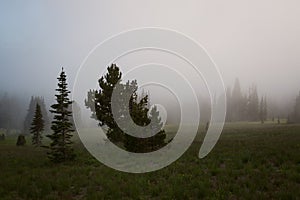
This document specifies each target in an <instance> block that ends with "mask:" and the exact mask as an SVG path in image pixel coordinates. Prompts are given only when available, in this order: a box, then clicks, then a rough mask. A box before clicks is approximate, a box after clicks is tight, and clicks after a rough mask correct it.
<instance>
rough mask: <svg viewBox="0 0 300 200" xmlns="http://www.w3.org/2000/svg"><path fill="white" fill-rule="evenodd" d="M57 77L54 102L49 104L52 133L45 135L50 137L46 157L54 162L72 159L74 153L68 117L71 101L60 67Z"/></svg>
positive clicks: (65, 78)
mask: <svg viewBox="0 0 300 200" xmlns="http://www.w3.org/2000/svg"><path fill="white" fill-rule="evenodd" d="M57 79H58V89H56V91H57V92H58V94H56V95H55V96H56V102H57V103H56V104H53V105H52V106H51V108H52V110H50V112H51V113H54V120H53V121H52V126H51V129H52V131H53V133H52V134H51V135H47V137H48V138H50V139H51V143H50V146H49V149H50V151H49V152H48V157H49V158H50V160H52V161H54V162H62V161H66V160H73V159H74V158H75V154H74V151H73V147H72V144H73V142H72V141H71V138H72V136H73V135H72V132H73V131H74V130H73V129H72V126H73V125H72V123H71V122H70V117H71V116H72V112H71V111H70V110H69V106H70V105H71V104H72V102H71V101H70V100H69V97H68V96H69V93H70V91H68V88H67V86H68V84H67V77H66V74H65V72H64V70H63V69H62V71H61V73H60V76H59V77H58V78H57Z"/></svg>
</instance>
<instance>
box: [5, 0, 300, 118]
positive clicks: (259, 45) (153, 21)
mask: <svg viewBox="0 0 300 200" xmlns="http://www.w3.org/2000/svg"><path fill="white" fill-rule="evenodd" d="M299 24H300V2H299V1H271V0H266V1H237V0H230V1H226V2H220V1H196V0H194V1H189V2H188V3H187V2H180V1H163V2H161V1H158V0H155V1H151V2H142V1H130V2H125V1H89V2H83V1H76V2H74V1H64V2H59V1H51V2H50V1H48V2H41V1H27V2H18V3H17V2H12V1H2V3H1V7H0V25H1V32H0V66H1V74H0V91H2V93H4V92H8V94H9V95H13V96H18V97H20V98H21V99H27V100H24V101H23V102H24V108H26V107H27V106H28V103H29V100H30V97H31V96H32V95H33V96H44V98H45V102H46V104H47V105H48V107H49V105H50V104H51V103H52V102H53V101H54V90H55V88H56V77H57V76H58V73H59V71H60V69H61V67H64V68H65V70H66V73H67V76H68V83H69V89H70V90H72V87H73V84H74V81H75V77H76V73H77V71H78V69H79V67H80V65H81V64H82V62H83V60H84V59H85V58H86V56H87V55H88V53H89V52H90V51H91V50H92V49H93V48H94V47H95V46H96V45H97V44H99V43H100V42H102V41H104V40H105V39H107V38H108V37H110V36H112V35H115V34H117V33H119V32H121V31H125V30H130V29H133V28H140V27H161V28H166V29H171V30H176V31H179V32H181V33H183V34H185V35H187V36H189V37H191V38H193V39H194V40H195V41H196V42H198V43H199V44H201V45H202V46H203V47H204V48H205V49H206V51H207V52H208V54H209V55H210V57H211V58H212V59H213V61H214V62H215V63H216V65H217V66H218V68H219V69H220V72H221V75H222V78H223V80H224V84H225V86H226V87H231V88H232V87H233V84H234V80H235V79H236V78H239V80H240V83H241V89H242V91H243V92H244V93H247V91H248V89H249V87H250V86H251V85H252V84H255V85H256V86H257V89H258V94H259V96H267V97H268V99H269V101H270V102H272V105H273V104H274V107H280V108H278V111H277V112H276V115H277V114H278V113H282V115H284V116H286V115H287V113H289V112H290V110H291V109H292V105H293V103H294V100H295V98H296V96H297V94H298V91H299V90H300V79H299V77H298V75H299V74H300V67H299V65H300V60H299V53H300V37H299V35H300V26H299ZM120 45H122V44H120ZM135 58H136V59H149V55H147V54H144V55H136V57H132V59H135ZM150 58H151V56H150ZM126 63H128V62H126V60H125V61H124V62H122V61H120V68H121V70H122V68H126V67H130V66H126ZM128 64H130V63H128ZM106 67H107V66H99V72H100V71H103V70H105V69H106ZM181 67H184V66H181ZM100 76H101V74H100V73H99V78H100ZM152 76H154V74H153V75H152ZM136 79H137V80H138V81H139V77H136ZM191 79H193V78H191ZM94 81H95V86H96V85H97V80H94ZM191 81H192V80H191ZM91 89H96V88H91ZM83 92H85V91H83ZM150 93H151V94H152V96H151V98H152V99H158V98H159V99H160V100H161V101H162V102H168V97H163V96H162V95H161V93H158V94H157V95H155V93H157V92H155V91H150ZM198 95H199V96H198V98H199V99H200V96H201V97H203V98H204V99H206V100H205V101H204V100H202V101H203V104H204V105H206V106H203V107H206V108H207V103H210V102H209V99H207V98H208V93H207V91H206V89H205V85H203V86H199V94H198ZM170 107H172V105H170ZM276 109H277V108H276ZM25 110H26V109H25ZM170 110H172V109H170ZM24 112H25V111H24ZM170 116H171V115H170Z"/></svg>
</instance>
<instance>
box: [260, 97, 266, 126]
mask: <svg viewBox="0 0 300 200" xmlns="http://www.w3.org/2000/svg"><path fill="white" fill-rule="evenodd" d="M259 119H260V121H261V123H262V124H263V123H264V122H265V117H264V98H263V97H262V98H261V101H260V104H259Z"/></svg>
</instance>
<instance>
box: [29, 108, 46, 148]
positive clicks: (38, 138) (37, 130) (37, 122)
mask: <svg viewBox="0 0 300 200" xmlns="http://www.w3.org/2000/svg"><path fill="white" fill-rule="evenodd" d="M44 126H45V125H44V120H43V115H42V111H41V107H40V105H39V104H38V103H37V104H36V109H35V114H34V118H33V121H32V123H31V128H30V133H31V134H33V136H32V145H34V146H36V147H39V146H41V144H42V131H44Z"/></svg>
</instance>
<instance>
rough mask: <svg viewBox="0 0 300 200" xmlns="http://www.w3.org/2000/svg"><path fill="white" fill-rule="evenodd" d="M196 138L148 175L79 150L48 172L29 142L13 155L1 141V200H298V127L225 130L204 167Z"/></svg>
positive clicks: (250, 126)
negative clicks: (73, 157)
mask: <svg viewBox="0 0 300 200" xmlns="http://www.w3.org/2000/svg"><path fill="white" fill-rule="evenodd" d="M202 129H203V128H200V130H199V132H200V133H203V130H202ZM170 130H171V128H170ZM199 135H200V136H198V137H197V138H196V140H195V142H194V143H193V145H192V146H191V147H190V148H189V150H188V151H187V152H186V153H185V154H184V155H183V156H182V157H181V158H180V159H179V160H177V161H176V162H174V163H173V164H171V165H170V166H168V167H166V168H164V169H162V170H159V171H156V172H151V173H146V174H128V173H123V172H119V171H115V170H113V169H110V168H108V167H106V166H104V165H103V164H101V163H99V162H98V161H96V160H95V159H94V158H93V157H92V156H91V155H90V154H89V153H88V152H87V151H86V150H85V149H84V148H83V147H82V145H81V144H80V143H79V142H78V143H76V146H75V147H76V148H75V149H76V153H77V154H78V156H77V160H76V161H74V162H68V163H64V164H52V163H51V162H49V161H48V159H47V158H46V156H45V154H46V151H45V149H41V148H34V147H32V146H31V145H30V139H29V138H27V145H26V146H24V147H16V146H15V139H16V138H9V137H8V138H7V140H6V141H0V169H1V171H0V199H299V198H300V153H299V150H300V125H284V124H281V125H277V124H273V123H267V124H263V125H262V124H259V123H251V124H245V123H231V124H227V125H226V126H225V128H224V131H223V133H222V135H221V138H220V140H219V142H218V143H217V145H216V147H215V148H214V149H213V151H212V152H211V153H210V154H209V155H208V156H207V157H206V158H204V159H201V160H200V159H198V157H197V156H198V151H199V148H200V146H201V138H203V134H202V136H201V134H199Z"/></svg>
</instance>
